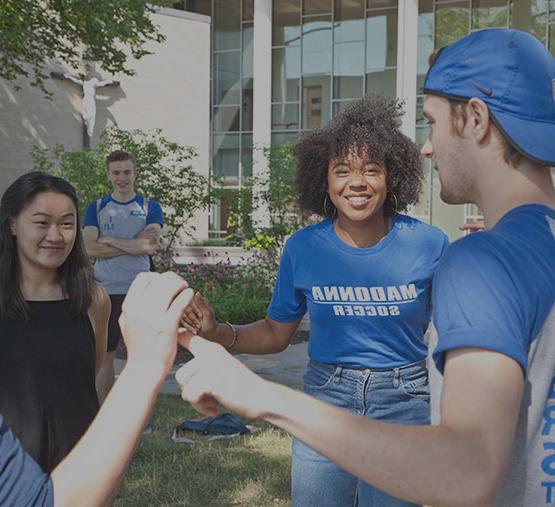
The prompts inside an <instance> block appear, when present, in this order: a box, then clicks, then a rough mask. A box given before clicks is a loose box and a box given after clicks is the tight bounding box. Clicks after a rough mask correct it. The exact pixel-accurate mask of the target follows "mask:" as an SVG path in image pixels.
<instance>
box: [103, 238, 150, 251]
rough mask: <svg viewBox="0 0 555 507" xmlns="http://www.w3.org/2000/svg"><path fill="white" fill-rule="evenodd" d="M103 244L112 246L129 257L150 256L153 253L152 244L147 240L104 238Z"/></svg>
mask: <svg viewBox="0 0 555 507" xmlns="http://www.w3.org/2000/svg"><path fill="white" fill-rule="evenodd" d="M102 242H103V243H104V244H106V245H108V246H111V247H113V248H115V249H117V250H119V251H121V252H123V254H128V255H150V254H151V253H152V252H151V251H150V250H151V249H152V244H151V243H150V242H149V240H145V239H140V238H136V239H126V238H117V237H115V236H104V237H103V238H102Z"/></svg>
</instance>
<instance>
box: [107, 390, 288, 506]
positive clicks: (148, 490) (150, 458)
mask: <svg viewBox="0 0 555 507" xmlns="http://www.w3.org/2000/svg"><path fill="white" fill-rule="evenodd" d="M196 416H197V414H196V412H195V411H194V410H193V409H192V408H191V406H190V405H189V404H187V403H185V402H184V401H183V400H182V399H181V398H179V397H178V396H171V395H162V396H160V397H159V398H158V401H157V403H156V406H155V408H154V413H153V415H152V417H151V424H152V426H153V427H154V430H155V433H154V435H153V436H149V437H144V438H143V439H142V441H141V444H140V446H139V448H138V450H137V452H136V454H135V456H134V458H133V461H132V463H131V466H130V468H129V471H128V472H127V474H126V476H125V479H124V481H123V484H122V486H121V488H120V490H119V492H118V494H117V496H116V498H115V501H114V504H113V505H114V507H131V506H133V507H141V506H144V507H147V506H148V507H158V506H167V507H170V506H171V507H174V506H182V505H187V506H194V507H197V506H198V507H212V506H225V505H244V506H266V505H271V506H284V505H289V504H290V500H289V497H290V494H289V489H290V479H289V472H290V465H291V438H290V437H289V435H287V434H286V433H285V432H283V431H280V430H277V429H276V428H274V427H272V426H270V425H268V424H265V423H262V422H258V421H257V422H255V423H254V424H255V425H256V426H258V427H260V428H262V431H261V432H259V433H257V434H254V435H247V436H243V437H237V438H234V439H230V440H219V441H214V442H207V443H203V444H194V445H191V444H185V443H179V444H176V443H173V442H172V440H171V439H170V435H171V432H172V428H173V426H174V425H175V424H176V423H178V422H181V421H183V420H185V419H190V418H193V417H196Z"/></svg>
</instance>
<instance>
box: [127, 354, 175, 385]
mask: <svg viewBox="0 0 555 507" xmlns="http://www.w3.org/2000/svg"><path fill="white" fill-rule="evenodd" d="M170 366H171V365H170ZM169 369H170V368H169V367H168V365H167V364H166V363H165V362H163V361H154V360H152V358H150V359H149V358H142V357H139V356H128V357H127V362H126V363H125V366H124V369H123V371H122V373H123V372H125V373H126V375H127V376H129V377H130V378H133V379H134V382H136V383H137V384H140V386H141V387H142V388H145V389H147V388H152V389H155V388H157V387H158V386H161V385H162V384H163V383H164V380H166V376H167V375H168V372H169Z"/></svg>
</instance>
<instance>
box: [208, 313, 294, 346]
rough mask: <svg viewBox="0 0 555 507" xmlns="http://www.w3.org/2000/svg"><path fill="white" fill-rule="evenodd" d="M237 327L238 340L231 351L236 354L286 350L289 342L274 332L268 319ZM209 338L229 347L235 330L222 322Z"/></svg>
mask: <svg viewBox="0 0 555 507" xmlns="http://www.w3.org/2000/svg"><path fill="white" fill-rule="evenodd" d="M235 328H236V329H237V341H236V342H235V344H234V345H233V347H232V348H231V349H230V351H231V352H233V353H236V354H275V353H277V352H281V351H282V350H284V349H285V348H286V347H287V344H288V343H289V342H288V341H286V340H284V339H283V338H280V337H278V336H277V335H276V334H275V333H274V330H273V329H272V326H271V325H270V324H269V323H268V321H267V320H266V319H261V320H258V321H256V322H253V323H252V324H245V325H240V326H235ZM209 339H210V340H211V341H215V342H217V343H219V344H220V345H223V346H224V347H227V346H228V345H230V344H231V343H232V341H233V331H232V329H231V327H230V326H229V325H227V324H225V323H220V324H218V326H217V327H216V331H215V332H214V333H212V335H211V336H210V337H209Z"/></svg>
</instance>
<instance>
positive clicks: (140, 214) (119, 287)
mask: <svg viewBox="0 0 555 507" xmlns="http://www.w3.org/2000/svg"><path fill="white" fill-rule="evenodd" d="M150 224H160V225H162V224H163V219H162V208H161V207H160V204H159V203H158V202H157V201H153V200H149V201H148V210H145V209H144V198H143V196H142V195H136V196H135V197H134V198H133V199H131V200H130V201H127V202H119V201H116V200H115V199H114V198H113V197H112V196H111V195H105V196H104V197H102V199H101V201H100V206H99V207H98V210H97V202H96V201H93V202H91V203H90V204H89V206H88V207H87V210H86V212H85V217H84V219H83V226H84V227H85V226H93V227H96V228H98V236H99V237H100V238H101V237H103V236H113V237H117V238H125V239H134V238H136V237H137V236H138V235H139V234H140V233H141V231H142V230H143V229H144V228H145V227H146V226H147V225H150ZM149 270H150V260H149V258H148V255H118V256H117V257H109V258H106V259H102V258H98V259H96V262H95V265H94V277H95V279H96V280H97V281H98V282H99V283H100V284H101V285H102V286H103V287H104V288H105V289H106V291H107V292H108V294H127V291H128V290H129V287H130V286H131V284H132V283H133V280H134V279H135V277H136V276H137V275H138V274H139V273H142V272H144V271H149Z"/></svg>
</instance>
